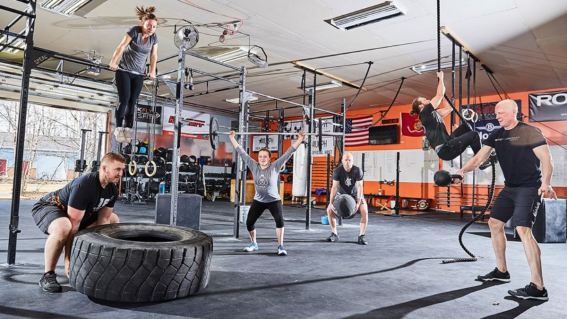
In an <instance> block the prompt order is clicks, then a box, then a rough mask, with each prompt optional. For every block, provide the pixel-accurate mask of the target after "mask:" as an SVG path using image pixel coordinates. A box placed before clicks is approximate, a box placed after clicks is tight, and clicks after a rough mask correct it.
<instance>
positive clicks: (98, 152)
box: [92, 132, 108, 172]
mask: <svg viewBox="0 0 567 319" xmlns="http://www.w3.org/2000/svg"><path fill="white" fill-rule="evenodd" d="M105 134H108V132H98V149H97V151H96V167H93V168H92V171H93V172H95V171H98V169H99V167H100V155H101V153H102V140H103V138H104V135H105Z"/></svg>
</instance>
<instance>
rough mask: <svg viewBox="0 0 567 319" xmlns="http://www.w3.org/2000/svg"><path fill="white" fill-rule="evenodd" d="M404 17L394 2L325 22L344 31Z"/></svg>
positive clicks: (387, 2)
mask: <svg viewBox="0 0 567 319" xmlns="http://www.w3.org/2000/svg"><path fill="white" fill-rule="evenodd" d="M400 15H404V12H403V11H402V10H401V9H400V8H399V6H396V5H394V3H393V1H385V2H384V3H381V4H378V5H375V6H371V7H368V8H364V9H361V10H358V11H354V12H351V13H347V14H344V15H341V16H338V17H335V18H332V19H330V20H325V22H327V23H329V24H331V25H332V26H334V27H335V28H337V29H341V30H343V31H346V30H351V29H355V28H359V27H362V26H365V25H368V24H372V23H376V22H380V21H382V20H386V19H391V18H395V17H397V16H400Z"/></svg>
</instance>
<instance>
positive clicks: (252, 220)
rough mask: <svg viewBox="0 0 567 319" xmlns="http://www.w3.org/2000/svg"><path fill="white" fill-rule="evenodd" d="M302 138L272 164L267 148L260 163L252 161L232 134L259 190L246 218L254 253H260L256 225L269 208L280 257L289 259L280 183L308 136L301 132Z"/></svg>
mask: <svg viewBox="0 0 567 319" xmlns="http://www.w3.org/2000/svg"><path fill="white" fill-rule="evenodd" d="M297 134H298V135H299V136H298V138H297V141H295V143H294V144H293V145H292V146H291V147H290V148H289V149H288V150H287V151H286V152H285V153H284V154H283V155H282V156H281V157H280V158H278V159H277V160H275V161H274V162H273V163H271V160H272V153H271V152H270V150H268V149H267V148H263V149H261V150H260V151H259V152H258V162H256V161H255V160H253V159H252V158H250V156H249V155H248V154H246V151H244V149H243V148H242V147H240V144H238V142H237V141H236V139H235V138H234V136H235V135H236V132H234V131H230V134H229V135H228V137H229V138H230V142H231V143H232V145H233V146H234V149H236V151H237V152H238V155H240V156H242V159H243V160H244V163H246V166H248V168H250V171H252V176H253V177H254V186H255V188H256V194H255V195H254V201H253V202H252V206H250V210H249V211H248V217H247V218H246V228H247V229H248V234H249V235H250V240H251V241H252V242H251V243H250V245H248V246H247V247H246V248H244V251H246V252H252V251H254V250H258V244H257V243H256V230H255V229H254V224H256V221H257V220H258V218H260V216H261V215H262V214H263V213H264V211H265V210H266V209H267V210H269V211H270V213H272V216H273V217H274V220H275V221H276V235H277V237H278V255H280V256H286V255H287V252H286V250H285V248H284V245H283V237H284V219H283V208H282V201H281V197H280V193H279V191H278V189H279V187H278V186H279V180H280V170H281V168H282V166H283V165H284V164H285V162H287V160H288V159H289V158H290V157H291V155H292V154H293V152H295V150H296V149H297V148H298V147H299V145H301V143H302V142H303V139H304V138H305V133H304V132H303V131H299V133H297Z"/></svg>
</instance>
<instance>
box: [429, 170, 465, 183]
mask: <svg viewBox="0 0 567 319" xmlns="http://www.w3.org/2000/svg"><path fill="white" fill-rule="evenodd" d="M464 178H465V177H464V176H463V175H460V174H451V173H449V172H447V171H444V170H440V171H437V172H436V173H435V175H433V181H434V182H435V185H437V186H449V185H451V184H455V179H458V180H461V181H462V180H463V179H464Z"/></svg>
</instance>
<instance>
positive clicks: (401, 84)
mask: <svg viewBox="0 0 567 319" xmlns="http://www.w3.org/2000/svg"><path fill="white" fill-rule="evenodd" d="M405 79H406V78H404V77H402V82H400V86H399V87H398V91H397V92H396V95H394V99H393V100H392V103H390V106H389V107H388V109H387V110H386V112H384V114H382V116H381V117H380V118H379V119H378V120H377V121H376V122H374V123H372V125H370V126H368V127H367V129H368V128H371V127H373V126H374V125H376V124H378V123H380V121H382V119H383V118H384V117H385V116H386V114H388V112H389V111H390V109H391V108H392V105H394V103H395V102H396V99H397V98H398V94H399V93H400V90H401V89H402V86H403V85H404V80H405Z"/></svg>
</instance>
